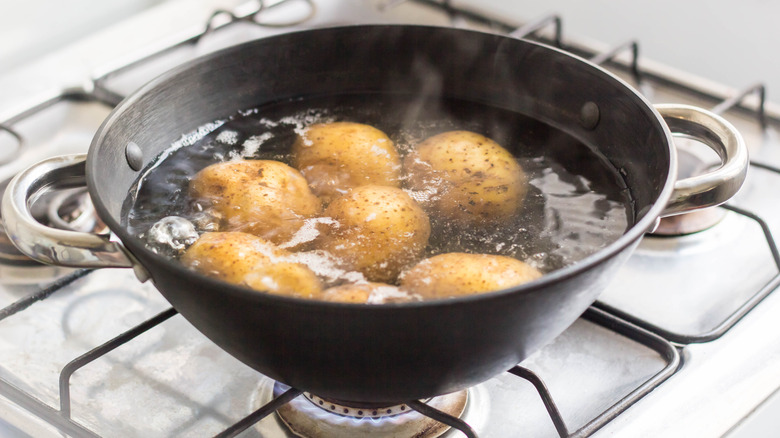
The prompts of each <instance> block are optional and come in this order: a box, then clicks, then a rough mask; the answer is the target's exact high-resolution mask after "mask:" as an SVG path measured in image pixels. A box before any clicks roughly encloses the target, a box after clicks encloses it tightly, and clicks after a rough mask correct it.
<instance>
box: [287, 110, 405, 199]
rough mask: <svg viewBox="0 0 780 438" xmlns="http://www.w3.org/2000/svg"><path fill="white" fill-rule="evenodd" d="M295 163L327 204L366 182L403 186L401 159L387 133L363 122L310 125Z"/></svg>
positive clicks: (295, 151)
mask: <svg viewBox="0 0 780 438" xmlns="http://www.w3.org/2000/svg"><path fill="white" fill-rule="evenodd" d="M292 153H293V165H294V166H295V167H296V168H297V169H298V170H300V171H301V173H302V174H303V176H305V177H306V179H307V180H308V181H309V185H310V186H311V188H312V190H313V191H314V193H315V194H316V195H317V196H319V197H321V198H322V199H323V200H324V201H325V202H326V203H327V202H330V201H332V200H333V199H335V198H337V197H339V196H341V195H343V194H346V193H347V192H348V191H349V189H351V188H353V187H359V186H363V185H369V184H372V185H382V186H392V187H399V184H400V183H399V179H400V173H401V160H400V158H399V156H398V152H397V151H396V150H395V146H394V145H393V142H392V141H391V140H390V139H389V138H388V137H387V135H385V133H384V132H382V131H380V130H378V129H376V128H374V127H371V126H368V125H363V124H360V123H351V122H336V123H321V124H317V125H312V126H310V127H308V128H307V129H306V130H305V132H304V133H303V134H302V135H300V136H299V137H298V138H297V139H296V141H295V143H294V144H293V148H292Z"/></svg>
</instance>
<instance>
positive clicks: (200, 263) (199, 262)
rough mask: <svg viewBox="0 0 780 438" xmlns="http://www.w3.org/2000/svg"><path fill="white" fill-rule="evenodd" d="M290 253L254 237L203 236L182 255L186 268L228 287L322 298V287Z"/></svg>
mask: <svg viewBox="0 0 780 438" xmlns="http://www.w3.org/2000/svg"><path fill="white" fill-rule="evenodd" d="M289 258H290V253H288V252H287V251H285V250H283V249H279V248H277V247H276V246H274V245H273V244H272V243H270V242H268V241H266V240H263V239H261V238H259V237H257V236H254V235H252V234H247V233H242V232H214V233H205V234H203V235H202V236H201V237H200V238H199V239H198V240H197V241H196V242H195V243H194V244H192V246H190V247H189V248H188V249H187V251H186V252H185V253H184V254H183V255H182V257H181V261H182V263H184V265H185V266H188V267H190V268H193V269H195V270H197V271H199V272H201V273H203V274H205V275H208V276H210V277H214V278H218V279H220V280H223V281H226V282H228V283H233V284H237V285H241V286H246V287H249V288H251V289H255V290H259V291H263V292H268V293H272V294H276V295H287V296H293V297H298V298H319V297H320V295H321V294H322V284H321V283H320V280H319V279H318V278H317V276H316V275H314V273H313V272H312V271H311V270H310V269H309V268H308V267H306V266H305V265H303V264H300V263H294V262H290V261H288V260H289Z"/></svg>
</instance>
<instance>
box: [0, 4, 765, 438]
mask: <svg viewBox="0 0 780 438" xmlns="http://www.w3.org/2000/svg"><path fill="white" fill-rule="evenodd" d="M525 18H526V19H525V20H522V21H518V22H514V21H512V20H509V19H507V18H505V17H496V16H491V15H489V14H486V13H485V12H483V11H478V10H476V9H470V8H467V7H465V6H458V5H455V4H453V3H450V2H447V1H444V2H437V1H426V0H418V1H407V2H402V1H395V2H394V1H382V2H369V1H356V0H345V1H339V2H325V1H314V0H311V1H309V0H287V1H276V2H265V3H254V2H249V3H243V2H238V1H217V0H212V1H206V0H203V1H198V2H184V1H171V2H167V3H162V4H160V5H157V6H155V7H153V8H150V9H148V10H146V11H144V12H141V13H138V14H136V15H134V16H132V17H130V18H128V19H127V20H126V21H123V22H121V23H119V24H117V25H113V26H110V27H108V28H106V29H104V30H101V31H99V32H98V33H96V34H95V35H92V36H90V37H88V38H85V39H83V40H80V41H79V42H78V43H76V44H74V45H71V46H68V47H67V48H64V49H62V50H61V51H58V52H56V53H53V54H51V55H48V56H46V57H44V58H41V59H40V60H37V61H35V62H32V63H30V65H27V66H23V67H21V68H18V69H15V70H14V71H12V72H9V73H7V74H4V75H3V76H0V97H2V99H0V101H2V102H3V104H2V106H0V142H1V143H2V144H3V145H4V148H3V149H4V150H5V151H8V152H4V153H3V155H2V156H0V181H4V180H7V179H8V178H10V177H12V176H13V175H14V174H16V173H17V172H19V171H20V170H21V169H23V168H25V167H26V166H28V165H30V164H32V163H34V162H37V161H39V160H41V159H44V158H47V157H50V156H54V155H60V154H68V153H75V152H84V151H86V150H87V148H88V146H89V143H90V140H91V137H92V135H93V134H94V132H95V131H96V130H97V128H98V126H99V125H100V123H101V122H102V120H103V119H104V118H105V117H106V116H107V115H108V113H109V112H110V111H111V109H112V107H113V106H114V105H116V104H117V103H118V102H119V101H121V100H122V98H123V97H124V96H127V95H128V94H129V93H131V92H132V91H133V90H134V89H136V88H137V87H139V86H141V85H142V84H144V83H145V82H147V81H148V80H150V79H152V78H153V77H155V76H156V75H158V74H160V73H162V72H164V71H166V70H167V69H169V68H171V67H173V66H175V65H178V64H180V63H181V62H184V61H186V60H189V59H192V58H194V57H197V56H199V55H203V54H206V53H209V52H211V51H214V50H218V49H220V48H224V47H227V46H230V45H234V44H238V43H241V42H244V41H248V40H251V39H255V38H262V37H265V36H269V35H273V34H275V33H279V32H287V31H290V30H296V29H305V28H310V27H316V26H327V25H335V24H346V23H366V22H372V23H416V24H433V25H442V26H457V27H464V28H473V29H479V30H484V31H489V32H501V33H507V34H512V35H513V36H517V37H527V38H532V39H537V40H541V41H542V42H545V43H547V44H551V45H557V46H559V47H561V48H563V49H565V50H568V51H570V52H572V53H574V54H576V55H578V56H582V57H584V58H586V59H590V60H592V61H593V62H596V63H599V64H602V65H603V66H604V67H605V68H607V69H609V70H610V71H612V72H613V73H615V74H616V75H618V76H620V77H622V78H623V79H625V80H626V81H627V82H628V83H630V84H632V85H634V86H635V87H636V88H637V89H638V90H640V91H641V92H642V93H643V94H645V96H647V97H648V99H650V100H651V101H652V102H654V103H660V102H675V103H688V104H693V105H697V106H700V107H703V108H710V109H712V110H713V111H715V112H718V113H721V114H722V115H723V116H724V117H726V118H727V119H728V120H729V121H731V122H732V123H733V124H734V125H735V126H736V127H737V128H738V129H739V130H740V132H742V134H743V136H744V137H745V139H746V142H747V144H748V146H749V148H750V152H751V167H750V170H749V173H748V180H747V181H746V183H745V186H744V187H743V189H742V190H741V191H740V193H739V194H738V195H737V196H736V197H735V198H734V199H733V200H732V201H730V202H729V203H728V204H727V205H725V206H723V207H718V208H716V209H715V211H716V214H715V215H714V216H715V219H712V220H708V221H707V222H706V223H705V225H703V227H704V228H705V229H704V230H701V231H698V232H695V233H691V234H685V235H678V233H677V232H675V231H672V232H671V234H673V235H672V236H647V237H646V238H645V239H644V240H643V241H642V242H641V244H640V246H639V248H638V249H637V251H636V252H635V254H634V255H633V256H632V257H631V259H630V260H629V261H628V263H627V264H626V266H625V267H624V268H623V269H622V270H621V271H620V273H619V274H618V276H617V278H616V279H615V281H613V283H612V284H611V286H610V287H609V288H608V290H607V291H606V292H605V293H604V294H602V296H601V297H600V299H599V301H598V302H597V303H596V304H595V305H594V306H592V307H591V309H589V310H588V311H587V312H586V313H585V314H584V315H583V317H582V318H580V320H578V321H577V322H576V323H575V324H574V325H573V326H572V327H571V328H569V329H568V330H567V331H565V332H564V333H563V334H562V335H561V336H560V337H558V338H557V339H556V340H555V341H554V342H553V343H551V344H549V345H547V346H546V347H544V348H543V349H542V350H541V351H539V352H537V353H536V354H534V355H533V356H532V357H530V358H529V359H527V360H526V361H524V362H523V363H521V364H518V366H517V367H515V368H513V369H511V370H509V371H508V372H506V373H504V374H502V375H499V376H496V377H494V378H493V379H491V380H489V381H487V382H484V383H482V384H480V385H477V386H476V387H473V388H471V389H469V390H468V392H467V394H465V396H464V397H465V406H463V407H462V408H458V409H455V411H457V412H455V413H451V414H444V413H442V411H441V410H440V407H441V406H443V405H446V404H448V403H450V401H449V400H444V399H442V398H439V397H437V398H434V399H433V400H430V401H426V403H428V404H427V405H426V404H424V403H417V402H412V403H410V404H409V405H408V406H406V405H402V406H393V407H384V406H383V407H354V406H340V405H337V404H331V402H330V401H328V400H323V399H319V398H318V397H317V396H316V394H309V393H305V392H304V393H301V392H300V391H298V390H297V389H291V388H287V387H284V385H281V384H278V383H276V382H273V381H272V380H271V379H269V378H267V377H265V376H262V375H260V374H258V373H257V372H256V371H254V370H252V369H250V368H248V367H247V366H245V365H243V364H242V363H240V362H238V361H237V360H236V359H234V358H232V357H231V356H229V355H228V354H226V353H224V352H223V351H221V350H220V349H219V348H218V347H216V346H215V345H214V344H213V343H211V342H210V341H209V340H208V339H206V338H205V337H204V336H203V335H201V334H200V333H199V332H197V331H196V330H195V329H194V328H193V327H192V326H191V325H189V323H187V322H186V321H185V320H184V319H183V318H181V316H179V315H177V313H176V311H175V310H173V309H171V308H170V305H169V304H168V303H167V302H166V301H165V300H164V299H163V298H162V297H161V296H160V295H159V293H158V292H157V291H156V290H155V289H154V287H153V286H152V285H150V284H148V283H140V282H139V281H138V280H137V279H136V278H135V276H134V275H133V273H132V272H130V271H125V270H99V271H90V270H74V269H66V268H55V267H48V266H41V265H37V264H34V263H31V262H28V261H25V260H24V259H19V258H14V256H13V255H11V256H5V255H4V256H2V257H0V308H1V310H0V345H1V347H0V419H1V420H0V432H2V434H3V436H28V435H29V436H36V437H37V436H61V435H62V434H63V433H64V434H66V435H71V436H87V437H93V436H106V437H108V436H123V437H124V436H127V437H134V436H138V437H140V436H143V437H150V436H161V437H162V436H237V435H240V436H246V437H252V436H254V437H292V436H295V432H293V429H294V430H296V431H298V433H309V432H302V428H305V427H309V429H313V430H316V431H317V433H318V434H324V435H317V436H339V437H341V436H372V437H378V436H397V435H394V434H397V433H398V432H397V430H398V429H396V428H395V427H396V426H397V423H414V422H421V423H423V424H426V425H428V426H420V427H422V428H423V429H426V430H428V429H431V431H430V432H428V433H429V435H427V436H436V434H441V433H443V435H442V436H444V437H452V438H455V437H460V436H479V437H481V438H485V437H515V436H528V437H555V436H562V437H566V436H577V437H584V436H595V437H602V436H722V435H725V434H729V433H732V434H734V436H735V437H736V436H737V434H739V433H740V431H741V430H743V429H744V426H742V427H740V424H741V423H743V422H744V421H745V418H750V415H751V414H752V413H753V412H754V411H755V410H756V409H758V410H759V411H760V410H761V408H760V406H762V404H763V403H764V402H765V401H766V400H767V399H770V398H771V397H772V395H773V394H774V393H775V392H776V391H777V390H778V389H780V372H778V371H777V370H780V366H778V365H780V363H779V362H780V318H777V317H776V315H778V313H779V312H780V296H779V295H778V294H777V293H774V291H775V289H776V288H777V286H778V285H779V284H780V255H779V254H778V250H777V248H776V246H775V242H774V236H775V235H778V233H780V210H779V209H778V207H776V205H775V204H776V203H773V202H772V196H773V190H772V187H774V186H776V185H777V184H778V183H780V138H778V132H779V131H778V129H780V109H778V107H777V106H776V105H773V104H771V103H770V102H765V99H764V95H765V87H764V85H763V84H760V83H759V84H746V85H747V86H746V87H744V88H743V89H731V88H729V87H725V86H722V85H718V84H716V83H713V82H712V81H709V80H704V79H700V78H698V77H696V76H694V75H691V74H688V73H684V72H680V71H678V70H674V69H672V68H670V67H666V66H664V65H662V64H659V63H656V62H652V61H649V60H645V59H643V58H640V57H639V56H638V53H639V48H640V44H641V41H640V42H636V41H631V40H629V41H627V42H626V43H624V44H619V45H616V46H614V47H609V46H606V45H603V44H599V43H595V42H593V41H590V40H581V39H575V40H571V41H570V40H569V39H568V38H564V37H563V28H562V25H561V22H562V18H565V17H561V16H559V15H542V16H536V17H535V16H530V17H525ZM41 72H45V73H41ZM679 143H680V147H681V149H682V150H683V151H689V155H692V156H693V157H694V159H693V160H692V163H693V164H692V167H696V166H698V165H700V164H702V163H704V164H707V163H706V161H707V160H708V157H701V156H699V154H698V153H697V148H696V146H695V145H693V144H687V143H689V141H687V140H685V139H680V140H679ZM681 155H684V154H681ZM681 171H683V170H681ZM74 196H76V195H74ZM63 199H64V198H63ZM67 199H68V200H70V199H71V198H67ZM62 204H63V205H64V204H67V202H66V201H62ZM80 208H81V207H77V208H75V210H76V212H77V213H76V214H75V216H76V217H80V216H81V213H82V209H80ZM85 208H87V209H88V207H85ZM61 210H62V209H61V208H59V207H57V208H51V207H49V208H47V209H44V210H43V213H42V215H44V216H46V217H48V218H49V219H50V220H51V221H53V222H57V221H59V220H60V219H61V218H60V216H70V217H69V218H66V219H67V220H68V221H70V223H73V222H74V221H75V220H74V218H73V216H74V215H73V214H62V211H61ZM91 225H92V226H98V225H99V224H91ZM675 226H677V225H675ZM684 226H685V227H693V226H695V225H684ZM1 246H2V245H0V247H1ZM0 249H1V248H0ZM300 389H301V390H305V388H300ZM331 406H332V407H331ZM426 406H428V407H426ZM379 408H381V409H379ZM767 409H768V408H767ZM382 410H385V411H387V410H389V411H390V412H389V413H387V412H385V413H383V412H380V411H382ZM291 411H296V412H309V413H310V415H308V416H307V415H304V417H305V418H309V417H311V416H314V417H316V418H317V420H316V421H317V422H316V423H313V425H310V426H306V425H301V423H300V421H301V420H298V419H297V418H298V417H291V416H290V415H291V414H290V412H291ZM375 411H376V412H375ZM406 411H408V412H406ZM460 411H462V413H461V412H460ZM385 414H386V415H385ZM292 415H297V414H296V413H293V414H292ZM290 418H296V419H295V420H291V419H290ZM431 419H432V420H431ZM304 421H307V422H308V421H309V420H304ZM442 422H443V423H446V424H448V425H450V426H452V427H453V428H452V429H450V430H448V431H447V430H446V428H441V427H438V426H436V427H432V428H431V426H430V425H431V424H440V423H442ZM291 423H295V424H293V425H292V426H293V427H290V426H291ZM415 424H416V423H415ZM414 427H417V426H414ZM404 433H407V432H404ZM417 433H418V432H416V431H415V432H408V433H407V435H408V436H417V435H415V434H417ZM350 434H351V435H350ZM422 436H426V435H422Z"/></svg>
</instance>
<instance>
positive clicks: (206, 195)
mask: <svg viewBox="0 0 780 438" xmlns="http://www.w3.org/2000/svg"><path fill="white" fill-rule="evenodd" d="M190 191H191V194H192V195H193V197H195V198H201V199H205V200H206V201H207V202H208V203H209V204H210V205H211V206H210V208H211V209H212V210H213V211H214V213H215V214H216V216H217V217H219V218H221V220H222V223H223V224H222V225H221V226H220V230H223V231H243V232H247V233H250V234H254V235H256V236H259V237H262V238H263V239H266V240H269V241H271V242H273V243H275V244H281V243H283V242H286V241H288V240H289V239H290V238H291V237H292V235H293V234H295V232H296V231H297V230H298V229H299V228H300V227H301V226H302V225H303V221H304V219H306V218H309V217H312V216H315V215H317V214H319V213H320V212H321V211H322V203H321V201H320V200H319V199H318V198H317V197H316V196H314V194H312V193H311V190H310V189H309V186H308V183H307V182H306V179H305V178H303V176H302V175H301V174H300V173H299V172H298V171H297V170H295V169H293V168H292V167H290V166H288V165H286V164H284V163H282V162H280V161H272V160H240V161H227V162H223V163H217V164H213V165H211V166H208V167H206V168H205V169H203V170H201V171H200V172H198V173H197V174H196V175H195V176H194V177H193V179H192V180H191V181H190Z"/></svg>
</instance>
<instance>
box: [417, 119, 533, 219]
mask: <svg viewBox="0 0 780 438" xmlns="http://www.w3.org/2000/svg"><path fill="white" fill-rule="evenodd" d="M404 172H405V175H406V178H407V181H408V186H409V188H410V189H411V190H413V191H414V192H415V193H413V194H414V196H415V199H416V200H417V201H418V202H420V203H421V205H422V206H423V208H424V209H425V210H426V211H427V212H428V213H429V214H430V215H431V217H441V218H442V219H445V220H449V221H452V223H453V224H455V225H485V224H492V225H495V224H499V223H501V222H504V221H506V220H508V219H510V218H511V217H512V216H513V215H514V214H515V213H516V212H517V210H518V209H519V208H520V206H521V205H522V202H523V199H524V198H525V194H526V191H527V179H526V176H525V173H524V172H523V169H522V168H521V167H520V165H519V164H518V163H517V160H516V159H515V158H514V156H512V154H511V153H510V152H509V151H507V150H506V149H504V148H503V147H501V145H499V144H498V143H496V142H494V141H493V140H491V139H489V138H487V137H485V136H483V135H480V134H477V133H474V132H469V131H450V132H445V133H442V134H438V135H435V136H433V137H430V138H428V139H426V140H425V141H423V142H422V143H420V144H419V145H417V147H416V148H415V149H414V150H413V151H412V152H411V153H409V154H408V155H407V156H406V157H405V158H404Z"/></svg>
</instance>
